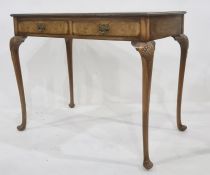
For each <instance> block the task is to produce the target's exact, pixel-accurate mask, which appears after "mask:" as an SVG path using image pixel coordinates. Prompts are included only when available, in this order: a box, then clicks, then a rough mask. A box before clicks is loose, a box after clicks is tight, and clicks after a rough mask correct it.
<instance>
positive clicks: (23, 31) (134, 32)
mask: <svg viewBox="0 0 210 175" xmlns="http://www.w3.org/2000/svg"><path fill="white" fill-rule="evenodd" d="M185 13H186V12H184V11H176V12H152V13H66V14H12V15H11V16H12V17H13V20H14V31H15V36H14V37H12V38H11V40H10V50H11V56H12V61H13V65H14V69H15V74H16V80H17V85H18V90H19V95H20V102H21V108H22V123H21V124H20V125H19V126H18V127H17V129H18V130H19V131H22V130H24V129H25V127H26V103H25V95H24V88H23V80H22V75H21V67H20V61H19V46H20V45H21V43H22V42H23V41H24V40H25V39H26V37H27V36H38V37H55V38H64V39H65V42H66V50H67V63H68V74H69V87H70V104H69V106H70V107H71V108H73V107H74V92H73V67H72V40H73V39H74V38H80V39H81V38H83V39H100V40H121V41H131V44H132V45H133V46H134V48H135V49H136V50H137V51H138V52H139V53H140V56H141V59H142V67H143V88H142V89H143V92H142V100H143V105H142V108H143V112H142V115H143V116H142V118H143V124H142V128H143V149H144V150H143V151H144V162H143V165H144V167H145V168H146V169H150V168H152V166H153V164H152V162H151V161H150V158H149V148H148V147H149V146H148V123H149V102H150V89H151V79H152V65H153V56H154V51H155V41H154V40H156V39H161V38H165V37H170V36H171V37H173V38H174V39H175V40H176V41H178V43H179V45H180V47H181V61H180V69H179V82H178V95H177V127H178V129H179V130H180V131H184V130H186V128H187V127H186V126H185V125H183V124H182V122H181V101H182V89H183V81H184V72H185V64H186V58H187V50H188V38H187V36H186V35H184V34H183V31H184V14H185Z"/></svg>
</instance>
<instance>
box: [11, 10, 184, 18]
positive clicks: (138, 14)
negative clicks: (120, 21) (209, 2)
mask: <svg viewBox="0 0 210 175" xmlns="http://www.w3.org/2000/svg"><path fill="white" fill-rule="evenodd" d="M185 13H186V11H166V12H122V13H120V12H114V13H30V14H27V13H26V14H11V16H13V17H141V16H165V15H166V16H168V15H182V14H185Z"/></svg>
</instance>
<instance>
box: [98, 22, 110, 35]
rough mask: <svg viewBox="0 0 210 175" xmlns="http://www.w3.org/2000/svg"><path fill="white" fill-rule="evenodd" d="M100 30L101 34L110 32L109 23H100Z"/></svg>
mask: <svg viewBox="0 0 210 175" xmlns="http://www.w3.org/2000/svg"><path fill="white" fill-rule="evenodd" d="M98 30H99V32H100V33H101V34H105V33H107V32H109V30H110V28H109V24H99V27H98Z"/></svg>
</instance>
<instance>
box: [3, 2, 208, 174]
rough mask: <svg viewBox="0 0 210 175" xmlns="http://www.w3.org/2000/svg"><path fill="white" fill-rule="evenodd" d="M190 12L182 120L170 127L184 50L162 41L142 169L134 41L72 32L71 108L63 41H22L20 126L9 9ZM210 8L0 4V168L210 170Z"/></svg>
mask: <svg viewBox="0 0 210 175" xmlns="http://www.w3.org/2000/svg"><path fill="white" fill-rule="evenodd" d="M170 10H172V11H175V10H186V11H187V12H188V13H187V14H186V17H185V34H186V35H187V36H188V37H189V41H190V47H189V54H188V60H187V67H186V74H185V75H186V76H185V83H184V94H183V121H184V122H185V123H186V124H187V125H188V130H187V131H186V132H184V133H180V132H178V131H177V129H176V124H175V111H176V93H177V80H178V68H179V56H180V48H179V45H178V43H176V42H175V41H174V40H173V39H172V38H166V39H162V40H158V41H157V42H156V52H155V59H154V68H153V81H152V93H151V113H150V154H151V159H152V161H153V163H154V168H153V169H152V170H151V171H149V172H147V171H145V170H144V168H143V167H142V159H143V156H142V137H141V135H142V131H141V85H142V84H141V82H142V79H141V76H142V74H141V71H142V68H141V59H140V56H139V54H138V53H137V52H136V51H135V49H134V48H133V47H132V46H131V44H130V42H120V41H96V40H74V44H73V48H74V52H73V61H74V84H75V86H74V89H75V103H76V107H75V108H74V109H69V108H68V103H69V91H68V89H69V87H68V76H67V65H66V51H65V44H64V40H63V39H52V38H32V37H29V38H27V39H26V41H25V42H24V43H23V44H22V45H21V48H20V58H21V59H20V60H21V66H22V73H23V80H24V85H25V95H26V102H27V110H28V118H29V120H28V125H27V130H26V131H24V132H18V131H16V125H17V124H18V123H19V122H20V103H19V95H18V91H17V85H16V80H15V74H14V70H13V67H12V61H11V57H10V52H9V40H10V38H11V37H12V36H13V21H12V18H11V17H10V14H11V13H35V12H37V13H47V12H51V13H56V12H57V13H59V12H60V13H65V12H66V13H68V12H141V11H170ZM209 17H210V12H209V2H208V0H200V1H195V0H185V1H183V0H174V1H168V0H158V1H157V0H147V1H145V0H144V1H143V0H112V1H111V0H106V1H105V0H88V1H84V0H83V1H82V0H59V1H58V0H57V1H56V0H45V1H44V0H21V1H14V0H7V1H3V0H1V2H0V27H1V30H0V38H1V39H0V48H1V49H0V60H1V61H0V129H1V132H0V174H4V175H13V174H17V175H19V174H21V175H24V174H50V175H54V174H60V175H63V174H74V175H76V174H78V175H80V174H81V175H85V174H97V175H101V174H106V175H107V174H109V175H111V174H117V175H118V174H120V175H124V174H126V175H127V174H132V175H136V174H161V175H163V174H170V175H172V174H204V175H205V174H209V173H210V167H209V161H210V136H209V135H208V133H209V132H210V128H209V126H210V125H209V124H210V119H209V113H210V109H209V108H210V103H209V100H210V83H209V79H210V69H209V66H210V59H209V49H210V47H209V42H208V41H209V40H210V32H209V28H210V18H209Z"/></svg>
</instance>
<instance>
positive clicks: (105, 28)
mask: <svg viewBox="0 0 210 175" xmlns="http://www.w3.org/2000/svg"><path fill="white" fill-rule="evenodd" d="M139 34H140V22H139V21H138V20H137V21H131V20H128V21H126V20H89V21H83V20H80V21H73V35H86V36H130V37H132V36H138V35H139Z"/></svg>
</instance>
